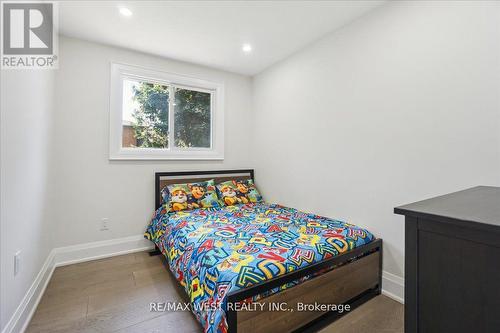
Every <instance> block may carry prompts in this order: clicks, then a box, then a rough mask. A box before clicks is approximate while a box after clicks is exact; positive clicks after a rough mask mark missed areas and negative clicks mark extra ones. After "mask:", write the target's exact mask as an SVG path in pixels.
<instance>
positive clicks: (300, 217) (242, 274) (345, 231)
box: [145, 202, 375, 333]
mask: <svg viewBox="0 0 500 333" xmlns="http://www.w3.org/2000/svg"><path fill="white" fill-rule="evenodd" d="M145 237H146V238H148V239H150V240H152V241H153V242H155V244H156V245H157V246H158V247H159V248H160V250H161V251H162V253H163V254H164V255H165V256H166V257H167V259H168V262H169V266H170V270H171V271H172V272H173V274H174V275H175V277H176V278H177V280H178V281H179V282H180V283H181V285H182V286H183V287H184V289H185V290H186V292H187V294H188V295H189V297H190V300H191V303H192V310H193V313H194V314H195V315H196V317H197V318H198V320H199V321H200V323H201V324H202V326H203V328H204V331H205V332H207V333H215V332H226V331H227V322H226V316H225V312H224V310H223V309H224V308H225V300H226V295H227V294H228V293H229V292H232V291H235V290H238V289H242V288H245V287H248V286H251V285H254V284H257V283H260V282H263V281H266V280H268V279H271V278H273V277H276V276H279V275H283V274H285V273H287V272H290V271H294V270H297V269H299V268H302V267H304V266H307V265H310V264H312V263H315V262H318V261H321V260H323V259H326V258H329V257H332V256H336V255H338V254H340V253H343V252H346V251H349V250H351V249H353V248H355V247H357V246H361V245H364V244H368V243H370V242H371V241H372V240H374V239H375V237H374V236H373V235H372V234H371V233H370V232H368V231H367V230H365V229H362V228H359V227H357V226H355V225H352V224H349V223H346V222H342V221H338V220H333V219H329V218H326V217H322V216H318V215H314V214H308V213H304V212H301V211H298V210H296V209H293V208H288V207H284V206H280V205H277V204H268V203H264V202H259V203H253V204H245V205H235V206H226V207H222V208H216V209H215V208H210V209H196V210H192V211H181V212H176V213H167V212H166V210H165V209H164V208H159V209H158V210H157V211H156V213H155V215H154V217H153V219H152V221H151V224H150V226H149V227H148V230H147V231H146V233H145ZM286 287H287V286H282V287H280V288H277V290H274V291H272V292H276V291H278V290H279V289H284V288H286Z"/></svg>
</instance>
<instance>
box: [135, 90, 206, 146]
mask: <svg viewBox="0 0 500 333" xmlns="http://www.w3.org/2000/svg"><path fill="white" fill-rule="evenodd" d="M174 91H175V100H174V101H175V102H174V125H175V126H174V141H175V146H176V147H180V148H188V147H197V148H209V147H210V145H211V134H210V130H211V124H210V97H211V95H210V94H209V93H204V92H199V91H193V90H187V89H180V88H176V89H175V90H174ZM133 98H134V100H135V101H136V102H137V104H138V105H139V107H138V108H137V109H136V110H135V111H134V113H133V114H132V116H133V117H134V119H135V123H134V124H133V128H134V132H135V138H136V140H137V146H138V147H142V148H167V147H168V145H169V142H168V133H169V126H168V113H169V89H168V87H167V86H163V85H160V84H153V83H148V82H141V83H139V84H138V85H136V86H135V87H134V94H133Z"/></svg>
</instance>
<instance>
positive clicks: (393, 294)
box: [382, 271, 405, 304]
mask: <svg viewBox="0 0 500 333" xmlns="http://www.w3.org/2000/svg"><path fill="white" fill-rule="evenodd" d="M382 294H384V295H385V296H387V297H390V298H392V299H393V300H395V301H398V302H399V303H401V304H404V302H405V280H404V279H403V278H402V277H400V276H397V275H394V274H392V273H389V272H387V271H383V272H382Z"/></svg>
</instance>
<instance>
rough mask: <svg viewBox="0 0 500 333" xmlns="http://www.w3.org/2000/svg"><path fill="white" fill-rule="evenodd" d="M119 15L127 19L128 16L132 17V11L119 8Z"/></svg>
mask: <svg viewBox="0 0 500 333" xmlns="http://www.w3.org/2000/svg"><path fill="white" fill-rule="evenodd" d="M120 14H122V15H123V16H126V17H129V16H132V11H131V10H130V9H128V8H126V7H121V8H120Z"/></svg>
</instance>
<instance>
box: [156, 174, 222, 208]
mask: <svg viewBox="0 0 500 333" xmlns="http://www.w3.org/2000/svg"><path fill="white" fill-rule="evenodd" d="M162 196H163V198H164V199H165V198H166V199H167V200H166V201H165V207H166V208H167V212H177V211H181V210H192V209H197V208H212V207H213V208H216V207H220V206H221V205H220V203H219V198H218V197H217V193H216V192H215V185H214V180H213V179H211V180H208V181H206V182H199V183H187V184H172V185H168V186H167V187H166V190H165V189H163V190H162Z"/></svg>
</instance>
